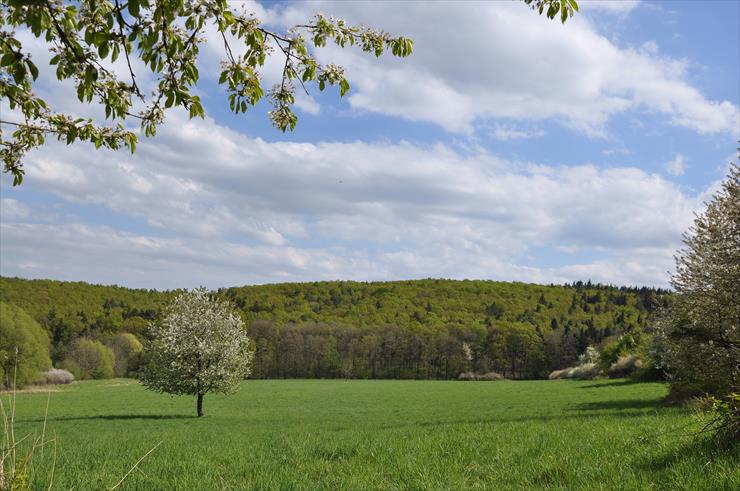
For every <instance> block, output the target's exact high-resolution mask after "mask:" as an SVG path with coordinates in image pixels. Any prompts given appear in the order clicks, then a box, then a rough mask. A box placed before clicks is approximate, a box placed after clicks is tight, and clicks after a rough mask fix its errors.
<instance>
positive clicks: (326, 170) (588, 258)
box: [0, 1, 740, 288]
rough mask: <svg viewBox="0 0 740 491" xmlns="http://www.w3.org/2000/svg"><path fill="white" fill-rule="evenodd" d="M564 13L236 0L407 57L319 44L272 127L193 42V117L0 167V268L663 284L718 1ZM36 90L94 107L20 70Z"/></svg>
mask: <svg viewBox="0 0 740 491" xmlns="http://www.w3.org/2000/svg"><path fill="white" fill-rule="evenodd" d="M581 5H582V7H581V14H579V15H577V17H575V18H574V19H572V20H571V21H569V22H567V23H566V24H565V25H561V24H560V23H559V22H553V21H548V20H547V19H545V18H543V17H539V16H537V15H536V14H534V13H533V12H531V11H530V10H528V9H527V7H526V6H524V5H522V4H519V3H516V2H489V3H484V2H475V3H463V2H450V3H443V2H436V3H424V4H422V3H411V2H409V3H401V2H392V3H381V2H373V3H360V2H343V3H338V2H337V3H326V2H301V3H295V4H290V3H288V4H285V3H281V4H269V5H260V4H258V3H251V4H247V9H248V10H250V11H252V12H255V13H256V14H257V15H258V17H259V18H261V19H263V20H264V22H265V23H266V24H268V25H269V26H272V27H273V28H277V29H284V28H286V27H289V26H291V25H294V24H297V23H302V22H304V21H306V20H307V19H309V18H310V17H311V15H312V14H313V13H315V12H318V11H321V12H325V13H327V14H331V15H335V16H339V17H344V18H346V19H347V20H349V21H351V22H353V23H364V24H366V25H370V26H376V27H382V28H383V29H385V30H387V31H390V32H392V33H396V34H403V35H406V36H409V37H411V38H413V39H414V43H415V44H414V54H413V55H412V56H411V57H410V58H407V59H396V58H393V57H390V56H387V57H382V58H380V59H376V58H374V57H372V56H368V55H366V54H364V53H362V52H360V51H355V50H352V49H346V50H340V49H335V48H327V49H323V50H320V52H319V53H318V56H319V58H320V59H321V60H322V61H333V62H336V63H339V64H341V65H343V66H344V67H345V68H346V69H347V73H348V76H349V79H350V82H351V84H352V91H351V93H350V94H349V95H348V96H345V97H344V98H343V99H340V98H339V95H338V93H336V92H335V91H333V90H328V91H327V92H325V93H321V94H319V93H317V90H314V91H312V92H311V95H310V96H309V97H306V96H303V97H301V98H300V100H299V109H298V110H297V111H298V115H299V122H298V127H297V128H296V131H295V132H294V133H292V134H282V133H279V132H277V131H276V130H274V129H273V128H272V127H271V126H270V122H269V120H268V118H267V116H266V112H267V111H268V110H269V107H268V105H260V106H258V107H257V108H254V109H253V110H251V111H250V112H248V114H247V115H246V116H244V115H239V116H234V115H231V114H229V112H228V110H227V105H226V102H225V96H224V93H223V91H222V90H220V89H219V88H218V87H217V85H216V84H215V80H214V78H215V76H216V73H217V66H218V60H219V58H220V57H221V56H222V52H221V47H222V45H221V44H219V43H217V42H213V43H209V44H208V45H207V46H206V47H205V48H204V49H203V50H202V55H203V57H202V58H203V59H202V60H201V77H202V79H203V80H202V81H203V83H202V84H201V86H200V89H199V90H200V91H201V92H202V95H201V96H202V98H203V101H204V103H205V107H206V111H207V112H208V117H207V118H206V119H205V120H200V119H198V120H192V121H191V120H188V119H187V117H186V116H185V115H183V114H182V113H179V112H172V113H170V114H169V116H168V120H167V123H166V124H165V125H164V126H163V127H162V128H161V129H160V131H159V133H158V135H157V137H156V138H154V139H150V140H146V141H143V140H142V141H141V142H140V144H139V148H138V150H137V152H136V154H135V155H133V156H129V155H127V154H126V153H125V152H118V153H116V152H110V151H102V150H101V151H95V150H94V149H93V148H92V147H90V146H86V145H84V144H81V145H73V146H69V147H67V146H63V145H60V144H56V143H52V144H49V145H47V146H46V147H44V148H42V149H40V150H37V151H34V152H32V153H30V154H29V155H28V156H27V158H26V160H25V166H26V169H27V177H26V179H25V181H24V184H23V185H22V186H21V187H18V188H13V187H12V186H11V180H10V179H9V176H7V175H3V176H2V179H1V180H0V192H1V200H2V201H1V202H0V227H1V228H0V248H1V249H0V253H1V254H0V273H1V274H2V275H5V276H20V277H26V278H53V279H62V280H83V281H88V282H94V283H106V284H111V283H115V284H120V285H125V286H131V287H147V288H152V287H153V288H172V287H193V286H197V285H201V284H204V285H207V286H209V287H219V286H232V285H241V284H254V283H267V282H283V281H312V280H330V279H352V280H393V279H409V278H425V277H446V278H476V279H497V280H516V281H527V282H538V283H550V282H556V283H558V282H565V281H572V280H578V279H582V280H588V279H591V280H592V281H600V282H605V283H612V284H620V285H625V284H626V285H657V286H666V285H667V283H668V278H669V271H670V270H671V269H672V265H673V259H672V256H673V253H674V252H675V250H676V249H677V248H678V247H679V246H680V244H681V234H682V232H683V231H684V230H686V229H687V228H688V227H689V225H690V224H691V221H692V216H693V213H694V212H697V211H701V210H702V203H703V202H705V201H706V200H707V199H708V198H709V197H710V196H711V193H712V192H713V190H715V189H716V188H717V185H718V182H719V181H720V180H721V179H722V177H723V176H724V174H725V173H726V171H727V168H728V164H729V162H731V161H732V160H733V158H734V156H735V154H736V151H735V148H736V142H737V140H738V138H739V137H740V120H739V118H740V116H739V115H738V114H739V113H738V104H739V99H740V95H739V94H738V87H740V67H739V65H738V63H739V62H738V60H739V59H740V53H739V52H738V51H739V48H738V45H739V44H740V43H739V42H738V40H739V37H740V33H739V26H738V24H739V21H738V19H739V18H740V3H738V2H734V1H717V2H712V1H696V2H692V1H682V2H657V1H641V2H638V1H618V2H581ZM21 37H22V39H23V40H24V43H25V46H27V47H28V48H29V49H30V50H31V51H32V52H33V55H34V59H35V60H36V61H37V62H38V61H40V60H45V59H48V56H47V55H46V53H45V46H44V45H43V43H42V42H39V41H35V40H34V39H33V38H32V37H31V36H28V35H27V34H24V33H21ZM281 64H282V60H278V59H275V60H274V62H271V63H268V66H266V67H265V70H264V73H263V75H264V77H265V80H266V81H267V82H268V83H270V81H272V80H274V79H275V77H276V73H278V71H279V66H280V65H281ZM142 83H146V80H143V81H142ZM38 92H39V93H41V94H42V95H45V96H46V97H48V100H49V101H50V102H51V103H52V105H54V107H55V108H58V109H60V110H67V111H72V112H75V113H78V114H82V115H88V114H95V109H94V108H90V107H80V106H78V105H77V104H76V101H75V97H74V95H73V94H74V92H73V91H72V89H71V88H70V86H69V85H62V86H60V85H59V84H57V83H55V82H54V81H53V80H52V79H49V78H45V77H44V76H43V74H42V79H41V81H40V83H39V85H38ZM2 109H4V110H5V111H7V108H2V107H1V106H0V110H2Z"/></svg>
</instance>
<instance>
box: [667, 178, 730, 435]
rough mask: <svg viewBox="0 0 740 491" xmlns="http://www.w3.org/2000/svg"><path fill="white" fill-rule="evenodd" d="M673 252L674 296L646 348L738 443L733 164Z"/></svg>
mask: <svg viewBox="0 0 740 491" xmlns="http://www.w3.org/2000/svg"><path fill="white" fill-rule="evenodd" d="M684 243H685V248H684V249H682V250H680V251H678V254H677V256H676V273H675V274H674V275H673V277H672V279H671V283H672V285H673V288H674V289H675V290H676V296H675V301H674V303H673V305H672V307H671V309H670V311H669V312H667V313H666V316H665V318H664V319H662V321H661V322H660V323H659V325H658V326H657V327H656V336H655V337H656V340H657V343H654V348H657V349H655V350H654V351H656V352H657V353H655V355H657V356H656V358H657V361H658V362H659V363H661V367H663V368H666V369H667V371H668V373H669V376H670V377H671V389H672V391H673V392H674V395H675V396H676V397H680V395H681V394H694V393H705V394H709V395H712V396H715V397H717V398H718V401H719V407H720V409H722V410H723V414H722V416H721V418H720V422H721V423H723V424H724V425H725V426H724V428H720V429H723V430H724V433H725V434H726V435H727V436H728V437H729V438H728V440H729V441H734V442H735V443H737V441H740V167H739V166H738V165H734V164H733V165H732V166H731V168H730V173H729V175H728V177H727V179H726V180H725V181H724V182H723V184H722V189H721V190H720V191H719V192H718V193H717V194H715V195H714V199H713V200H712V201H711V202H710V203H709V204H708V205H707V209H706V211H705V212H704V213H703V214H701V215H698V216H697V217H696V219H695V220H694V226H693V227H692V228H691V229H690V230H689V232H688V233H687V234H686V235H685V238H684Z"/></svg>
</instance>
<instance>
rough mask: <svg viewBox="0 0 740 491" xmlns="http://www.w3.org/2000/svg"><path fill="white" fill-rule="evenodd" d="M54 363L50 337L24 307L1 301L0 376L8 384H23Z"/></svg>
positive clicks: (30, 381) (35, 377)
mask: <svg viewBox="0 0 740 491" xmlns="http://www.w3.org/2000/svg"><path fill="white" fill-rule="evenodd" d="M50 366H51V360H50V359H49V339H48V338H47V336H46V333H45V332H44V330H43V329H42V328H41V326H39V324H38V323H37V322H36V321H35V320H33V318H31V317H30V316H29V315H28V314H27V313H26V312H24V311H23V309H21V308H19V307H16V306H15V305H11V304H8V303H5V302H3V301H0V377H2V386H3V387H5V388H15V387H23V386H24V385H26V384H29V383H32V382H35V381H36V380H38V379H39V372H41V371H42V370H46V369H47V368H49V367H50Z"/></svg>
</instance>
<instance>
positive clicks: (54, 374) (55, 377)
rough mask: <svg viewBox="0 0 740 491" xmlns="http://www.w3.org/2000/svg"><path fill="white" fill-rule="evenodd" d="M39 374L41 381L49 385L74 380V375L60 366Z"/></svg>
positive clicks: (69, 382) (67, 382)
mask: <svg viewBox="0 0 740 491" xmlns="http://www.w3.org/2000/svg"><path fill="white" fill-rule="evenodd" d="M41 376H42V377H43V382H44V383H45V384H50V385H61V384H71V383H72V382H74V380H75V376H74V375H72V373H71V372H69V371H67V370H62V369H60V368H52V369H51V370H47V371H45V372H41Z"/></svg>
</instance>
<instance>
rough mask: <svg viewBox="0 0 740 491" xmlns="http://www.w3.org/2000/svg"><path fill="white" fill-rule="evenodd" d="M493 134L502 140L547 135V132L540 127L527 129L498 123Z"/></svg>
mask: <svg viewBox="0 0 740 491" xmlns="http://www.w3.org/2000/svg"><path fill="white" fill-rule="evenodd" d="M493 136H494V138H496V139H497V140H501V141H509V140H525V139H528V138H539V137H542V136H545V132H544V131H543V130H540V129H525V128H517V127H515V126H511V125H502V124H497V125H496V126H495V128H494V130H493Z"/></svg>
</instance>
